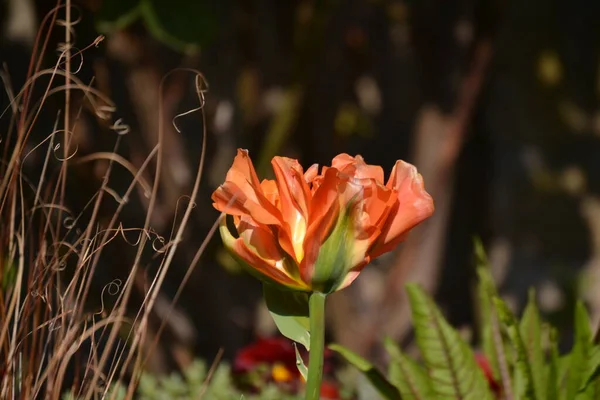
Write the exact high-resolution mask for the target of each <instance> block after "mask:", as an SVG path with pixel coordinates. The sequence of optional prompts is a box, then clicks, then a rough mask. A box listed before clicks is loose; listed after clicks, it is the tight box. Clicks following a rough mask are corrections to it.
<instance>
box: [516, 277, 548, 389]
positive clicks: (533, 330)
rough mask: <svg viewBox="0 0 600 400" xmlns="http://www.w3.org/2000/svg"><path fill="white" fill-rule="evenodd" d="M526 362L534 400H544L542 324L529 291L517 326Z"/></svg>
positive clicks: (531, 292) (532, 293)
mask: <svg viewBox="0 0 600 400" xmlns="http://www.w3.org/2000/svg"><path fill="white" fill-rule="evenodd" d="M519 331H520V334H521V339H522V340H523V343H524V346H525V351H526V353H527V360H528V362H529V366H530V369H531V377H532V379H533V389H534V392H535V398H536V399H538V400H546V398H547V396H546V387H545V385H544V383H545V382H544V364H545V362H544V358H545V357H544V350H543V349H542V322H541V318H540V313H539V311H538V309H537V306H536V298H535V291H534V290H533V289H531V290H530V291H529V301H528V302H527V306H526V307H525V311H524V313H523V317H522V319H521V323H520V326H519Z"/></svg>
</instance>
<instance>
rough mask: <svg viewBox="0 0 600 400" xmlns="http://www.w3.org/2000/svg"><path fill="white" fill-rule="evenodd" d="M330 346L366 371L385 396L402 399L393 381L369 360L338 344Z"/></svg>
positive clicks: (370, 379)
mask: <svg viewBox="0 0 600 400" xmlns="http://www.w3.org/2000/svg"><path fill="white" fill-rule="evenodd" d="M329 348H330V349H331V350H333V351H336V352H337V353H339V354H340V355H341V356H342V357H344V358H345V359H346V361H348V362H349V363H350V364H352V365H353V366H355V367H356V368H357V369H358V370H359V371H361V372H362V373H364V374H365V376H366V377H367V379H368V380H369V382H371V384H373V386H374V387H375V388H376V389H377V391H378V392H379V393H380V394H381V395H382V396H383V397H384V398H386V399H394V400H398V399H400V394H399V393H398V389H397V388H396V387H395V386H394V385H393V384H392V383H390V382H389V381H388V380H387V379H386V378H385V376H384V375H383V374H382V373H381V372H380V371H379V370H378V369H377V368H375V366H373V364H371V363H370V362H369V361H367V360H365V359H364V358H362V357H361V356H359V355H358V354H356V353H354V352H352V351H350V350H348V349H346V348H345V347H343V346H340V345H337V344H332V345H331V346H329Z"/></svg>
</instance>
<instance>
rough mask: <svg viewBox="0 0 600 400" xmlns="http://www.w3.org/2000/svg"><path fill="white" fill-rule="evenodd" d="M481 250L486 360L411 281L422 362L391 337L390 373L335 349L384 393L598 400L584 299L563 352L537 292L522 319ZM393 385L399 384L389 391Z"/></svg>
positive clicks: (598, 368) (599, 352)
mask: <svg viewBox="0 0 600 400" xmlns="http://www.w3.org/2000/svg"><path fill="white" fill-rule="evenodd" d="M475 249H476V251H475V255H476V260H477V277H478V285H477V291H476V293H477V300H478V301H477V312H478V315H479V319H478V320H479V341H480V346H481V348H482V350H483V355H484V356H485V358H484V360H485V361H482V360H481V359H479V361H476V358H475V357H474V354H473V351H472V350H471V347H470V346H469V345H468V344H467V343H466V342H465V341H464V340H463V339H462V338H461V337H460V335H459V334H458V332H457V331H456V330H454V329H453V328H452V327H451V326H450V325H449V324H448V322H447V321H446V320H445V319H444V317H443V316H442V314H441V312H440V311H439V309H438V308H437V307H436V306H435V304H434V302H433V301H432V300H431V298H430V297H429V296H427V295H426V294H425V293H424V291H423V290H422V289H421V288H419V287H418V286H416V285H408V286H407V291H408V295H409V299H410V306H411V310H412V317H413V325H414V330H415V336H416V342H417V345H418V347H419V350H420V353H421V357H422V362H418V361H417V360H413V359H411V358H409V357H408V356H407V355H405V354H404V353H403V352H402V351H401V350H400V348H399V347H398V345H397V344H395V343H394V342H392V341H391V340H389V339H386V341H385V343H384V345H385V348H386V350H387V352H388V354H389V356H390V365H389V368H388V374H387V377H386V376H385V375H383V374H382V373H381V372H379V371H378V370H377V369H376V368H375V367H373V366H372V365H371V364H370V363H369V362H368V361H366V360H364V359H362V358H360V357H358V356H357V355H356V354H354V353H352V352H351V351H349V350H347V349H345V348H343V347H341V346H339V345H335V346H332V348H334V349H335V350H336V351H337V352H339V353H340V354H342V355H343V357H344V358H345V359H346V360H347V361H348V362H349V363H350V364H352V365H354V366H355V367H356V368H358V370H359V371H361V372H363V373H364V374H365V375H366V376H367V377H368V378H369V380H370V382H371V383H372V384H373V385H375V386H376V388H377V390H378V391H379V393H380V394H381V395H382V397H383V398H385V399H397V398H402V399H448V400H450V399H473V400H479V399H500V398H502V399H504V398H506V399H515V400H572V399H576V400H592V399H599V398H600V344H598V343H596V342H595V340H594V335H593V333H592V330H591V327H590V320H589V315H588V312H587V310H586V308H585V306H584V305H583V303H581V302H579V303H577V306H576V311H575V335H574V344H573V346H572V348H571V350H570V351H569V352H568V353H567V354H564V355H562V356H561V355H559V352H558V344H557V336H558V335H557V333H556V330H555V329H554V328H552V327H550V326H549V325H548V324H547V323H545V322H544V321H543V320H542V316H541V315H540V312H539V310H538V307H537V305H536V295H535V292H534V291H533V290H531V291H530V293H529V300H528V303H527V306H526V307H525V310H524V312H523V315H522V317H521V318H520V319H518V318H517V317H516V316H515V315H514V314H513V312H512V311H511V310H510V309H509V307H508V305H507V304H506V303H505V302H504V301H503V300H502V299H501V298H500V297H499V295H498V292H497V290H496V288H495V287H494V284H493V279H492V277H491V275H490V273H489V268H488V262H487V258H486V256H485V252H484V251H483V246H481V243H478V242H476V245H475ZM487 363H489V368H488V366H487V365H485V364H487ZM373 376H376V377H377V379H373ZM389 385H392V386H393V387H395V388H396V390H389V389H385V388H387V387H388V386H389Z"/></svg>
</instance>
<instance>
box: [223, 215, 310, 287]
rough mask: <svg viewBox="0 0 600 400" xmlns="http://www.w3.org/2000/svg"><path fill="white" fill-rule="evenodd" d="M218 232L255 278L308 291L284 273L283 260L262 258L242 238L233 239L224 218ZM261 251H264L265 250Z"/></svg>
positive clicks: (226, 245) (299, 282) (301, 283)
mask: <svg viewBox="0 0 600 400" xmlns="http://www.w3.org/2000/svg"><path fill="white" fill-rule="evenodd" d="M219 232H220V233H221V238H222V239H223V244H224V245H225V247H226V248H227V249H228V250H229V251H230V252H231V254H232V255H233V256H234V257H235V258H236V259H238V261H239V262H240V264H241V265H242V266H244V267H245V269H246V270H247V271H248V272H249V273H250V274H252V275H254V276H255V277H256V278H258V279H260V280H262V281H266V282H269V283H274V284H279V285H284V286H286V287H288V288H292V289H297V290H308V287H307V286H306V285H305V284H304V283H303V282H301V281H298V280H295V279H293V278H292V277H290V276H289V275H288V274H287V273H286V272H285V271H284V268H282V265H283V263H284V260H283V259H281V260H275V259H265V258H262V257H261V256H260V255H259V254H257V253H256V252H254V251H252V249H251V248H250V247H249V246H248V245H246V243H245V241H244V239H243V238H242V237H239V238H234V237H233V235H232V234H231V232H230V231H229V228H228V226H227V222H226V220H225V218H223V219H222V221H221V223H220V226H219ZM261 250H263V251H264V250H265V249H264V248H263V249H261Z"/></svg>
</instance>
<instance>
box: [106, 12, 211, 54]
mask: <svg viewBox="0 0 600 400" xmlns="http://www.w3.org/2000/svg"><path fill="white" fill-rule="evenodd" d="M218 4H219V3H215V2H211V1H209V0H194V1H189V0H171V1H164V0H103V1H102V6H101V8H100V10H99V11H98V13H97V16H96V18H97V25H98V29H99V30H100V31H101V32H112V31H114V30H118V29H123V28H125V27H127V26H128V25H130V24H132V23H134V22H136V21H138V20H141V21H142V22H143V23H144V25H145V26H146V28H147V29H148V31H150V33H151V34H152V35H154V37H156V38H157V39H159V40H161V41H163V42H164V43H166V44H167V45H169V46H171V47H173V48H174V49H176V50H179V51H188V50H195V49H196V48H197V47H198V46H200V45H203V44H205V43H206V42H208V41H209V40H210V39H211V38H212V37H213V35H214V34H215V32H216V30H217V26H218V23H219V21H218V18H217V17H218V12H217V11H218V9H217V5H218Z"/></svg>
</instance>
